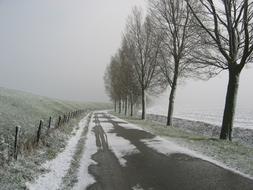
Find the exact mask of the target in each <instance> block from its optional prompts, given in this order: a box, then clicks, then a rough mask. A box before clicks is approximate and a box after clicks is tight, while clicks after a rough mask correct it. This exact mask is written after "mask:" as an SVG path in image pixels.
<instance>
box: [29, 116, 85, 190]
mask: <svg viewBox="0 0 253 190" xmlns="http://www.w3.org/2000/svg"><path fill="white" fill-rule="evenodd" d="M86 120H87V118H86V117H85V118H84V119H82V120H81V121H80V123H79V126H78V128H75V129H74V132H75V135H74V136H72V137H71V138H70V139H69V141H68V144H67V146H66V148H65V149H64V151H63V152H61V153H60V154H58V155H57V157H56V158H55V159H53V160H49V161H47V162H46V163H44V164H43V165H42V168H44V169H45V170H48V171H49V172H48V173H45V174H43V175H41V176H39V177H38V178H37V179H36V180H35V182H33V183H27V188H28V189H31V190H33V189H34V190H44V189H48V190H54V189H55V190H56V189H58V188H59V186H60V184H61V182H62V178H63V177H64V176H65V175H66V173H67V171H68V169H69V167H70V164H71V160H72V157H73V155H74V153H75V150H76V146H77V143H78V141H79V139H80V137H81V134H82V132H83V130H84V127H85V124H86Z"/></svg>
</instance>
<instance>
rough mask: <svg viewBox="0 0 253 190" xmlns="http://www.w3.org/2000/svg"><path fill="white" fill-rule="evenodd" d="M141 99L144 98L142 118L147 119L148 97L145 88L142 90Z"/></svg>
mask: <svg viewBox="0 0 253 190" xmlns="http://www.w3.org/2000/svg"><path fill="white" fill-rule="evenodd" d="M141 99H142V114H141V119H142V120H145V118H146V97H145V89H142V90H141Z"/></svg>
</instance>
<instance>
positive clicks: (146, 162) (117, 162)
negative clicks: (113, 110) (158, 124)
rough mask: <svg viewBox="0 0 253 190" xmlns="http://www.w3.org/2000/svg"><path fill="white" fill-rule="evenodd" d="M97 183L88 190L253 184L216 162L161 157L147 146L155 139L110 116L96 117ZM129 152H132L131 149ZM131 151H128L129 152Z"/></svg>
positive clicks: (230, 188) (199, 189) (220, 188)
mask: <svg viewBox="0 0 253 190" xmlns="http://www.w3.org/2000/svg"><path fill="white" fill-rule="evenodd" d="M92 122H94V127H93V129H92V133H93V134H94V135H95V139H96V142H94V143H96V146H97V152H96V153H95V154H93V155H92V159H93V160H94V161H95V162H96V164H92V165H90V166H89V168H88V171H89V173H90V175H92V176H93V177H94V178H95V180H96V182H95V183H94V184H92V185H90V186H89V187H88V188H87V189H88V190H142V189H144V190H191V189H192V190H206V189H208V190H209V189H215V190H226V189H227V190H252V189H253V181H252V180H250V179H248V178H245V177H243V176H241V175H239V174H236V173H234V172H232V171H230V170H226V169H224V168H222V167H219V166H217V165H215V164H213V163H210V162H207V161H204V160H201V159H199V158H195V157H192V156H189V155H186V154H182V153H172V154H169V155H166V154H162V153H160V151H158V150H155V149H154V148H151V147H150V146H147V144H146V143H145V140H150V139H154V138H155V136H154V135H153V134H151V133H148V132H146V131H144V130H139V129H137V128H131V125H129V126H128V127H126V126H127V123H126V122H124V121H121V120H119V119H118V118H116V117H114V116H113V117H112V116H110V115H109V114H107V113H102V112H101V113H95V114H94V116H93V121H92ZM128 149H129V150H128ZM127 150H128V151H127Z"/></svg>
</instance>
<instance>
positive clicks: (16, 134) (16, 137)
mask: <svg viewBox="0 0 253 190" xmlns="http://www.w3.org/2000/svg"><path fill="white" fill-rule="evenodd" d="M20 129H21V127H20V126H16V130H15V142H14V159H15V160H17V159H18V142H19V133H20Z"/></svg>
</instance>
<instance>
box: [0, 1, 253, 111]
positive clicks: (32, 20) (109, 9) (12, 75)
mask: <svg viewBox="0 0 253 190" xmlns="http://www.w3.org/2000/svg"><path fill="white" fill-rule="evenodd" d="M98 2H99V4H98ZM145 3H146V1H144V0H143V1H142V0H139V1H133V0H132V1H116V0H111V1H108V2H106V3H104V2H100V1H94V2H84V1H81V0H75V1H71V2H70V1H67V0H64V1H61V2H60V1H53V2H52V1H43V2H42V1H36V2H35V1H31V0H26V1H22V2H20V1H12V2H10V1H2V2H1V3H0V12H1V13H0V23H1V25H2V30H1V31H0V41H1V43H0V49H1V51H0V64H1V70H0V86H2V87H5V88H10V89H17V90H22V91H26V92H31V93H33V94H38V95H42V96H47V97H50V98H57V99H64V100H72V101H100V102H101V101H106V102H107V101H109V98H108V97H107V95H106V93H105V90H104V81H103V75H104V70H105V68H106V66H107V65H108V64H109V62H110V57H111V56H112V55H113V53H114V51H115V49H117V48H118V47H119V46H120V43H121V36H122V33H123V30H124V28H125V22H126V19H127V17H128V15H129V14H130V12H131V9H132V7H133V6H135V5H141V6H142V7H144V5H145ZM97 13H99V14H97ZM248 67H250V65H249V66H248ZM240 80H241V81H240V87H239V93H238V96H239V98H238V105H245V106H253V102H252V101H251V97H252V96H253V89H251V88H249V87H248V86H247V84H248V81H252V80H253V71H252V69H251V68H248V69H245V70H244V71H243V74H242V75H241V79H240ZM226 88H227V71H223V72H222V73H221V74H219V75H218V76H217V77H215V78H213V79H210V80H209V81H199V80H198V81H194V80H187V81H186V82H185V83H184V84H182V85H180V86H179V90H178V92H177V99H176V106H181V105H186V104H189V105H193V106H194V105H195V106H199V105H202V106H208V105H223V104H224V101H225V92H226ZM213 94H214V95H215V96H214V95H213ZM163 99H164V101H167V99H166V94H165V95H164V94H163ZM163 103H164V102H163Z"/></svg>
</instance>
